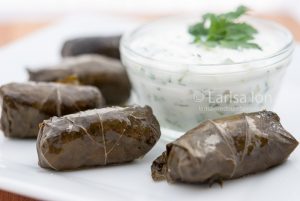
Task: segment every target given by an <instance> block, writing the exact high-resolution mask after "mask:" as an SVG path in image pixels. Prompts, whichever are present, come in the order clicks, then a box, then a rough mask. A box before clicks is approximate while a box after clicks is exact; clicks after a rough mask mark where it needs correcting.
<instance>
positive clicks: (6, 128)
mask: <svg viewBox="0 0 300 201" xmlns="http://www.w3.org/2000/svg"><path fill="white" fill-rule="evenodd" d="M0 96H1V99H2V114H1V128H2V130H3V132H4V134H5V136H7V137H20V138H29V137H37V135H38V131H39V126H38V125H39V123H42V121H43V120H45V119H49V118H50V117H52V116H62V115H65V114H70V113H75V112H78V111H81V110H87V109H93V108H99V107H103V106H104V99H103V97H102V95H101V93H100V92H99V90H98V89H97V88H95V87H88V86H73V85H66V84H59V83H34V82H29V83H10V84H6V85H3V86H2V87H1V88H0Z"/></svg>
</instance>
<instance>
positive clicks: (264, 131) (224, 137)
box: [151, 111, 298, 184]
mask: <svg viewBox="0 0 300 201" xmlns="http://www.w3.org/2000/svg"><path fill="white" fill-rule="evenodd" d="M297 145H298V142H297V140H296V139H295V138H294V137H293V136H292V135H291V134H290V133H288V132H287V131H286V130H285V129H284V128H283V127H282V125H281V124H280V119H279V117H278V116H277V115H276V114H275V113H273V112H270V111H261V112H256V113H249V114H239V115H234V116H229V117H225V118H221V119H216V120H209V121H206V122H203V123H201V124H200V125H198V126H197V127H195V128H194V129H192V130H190V131H188V132H187V133H186V134H185V135H183V136H182V137H180V138H179V139H177V140H175V141H174V142H172V143H169V144H168V145H167V146H166V151H165V152H163V154H162V155H161V156H159V157H158V158H157V159H156V160H155V161H154V162H153V164H152V167H151V169H152V178H153V179H154V180H164V179H166V180H167V181H168V182H178V181H179V182H187V183H210V184H212V183H214V182H222V181H223V180H225V179H234V178H238V177H241V176H244V175H248V174H252V173H257V172H261V171H264V170H266V169H268V168H270V167H273V166H276V165H279V164H281V163H283V162H284V161H285V160H286V159H287V158H288V156H289V155H290V153H291V152H292V151H293V150H294V149H295V148H296V146H297Z"/></svg>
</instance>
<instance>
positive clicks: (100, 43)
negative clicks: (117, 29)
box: [61, 35, 121, 59]
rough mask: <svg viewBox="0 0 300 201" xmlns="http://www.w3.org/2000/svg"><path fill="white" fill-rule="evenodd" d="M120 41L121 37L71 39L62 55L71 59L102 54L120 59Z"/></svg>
mask: <svg viewBox="0 0 300 201" xmlns="http://www.w3.org/2000/svg"><path fill="white" fill-rule="evenodd" d="M120 39H121V36H120V35H117V36H94V37H81V38H74V39H70V40H67V41H66V42H65V43H64V44H63V47H62V50H61V55H62V56H63V57H70V56H78V55H82V54H100V55H105V56H108V57H112V58H116V59H120V51H119V46H120Z"/></svg>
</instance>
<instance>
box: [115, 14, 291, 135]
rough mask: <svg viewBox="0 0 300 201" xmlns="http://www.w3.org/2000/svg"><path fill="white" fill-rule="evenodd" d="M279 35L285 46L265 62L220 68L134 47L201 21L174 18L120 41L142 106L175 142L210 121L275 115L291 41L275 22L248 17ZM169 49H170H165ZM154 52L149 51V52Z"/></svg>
mask: <svg viewBox="0 0 300 201" xmlns="http://www.w3.org/2000/svg"><path fill="white" fill-rule="evenodd" d="M247 19H248V20H249V21H251V22H252V23H254V24H257V25H259V26H263V27H267V28H268V29H272V33H274V34H279V35H280V37H281V43H282V47H281V48H280V49H279V50H276V51H275V52H273V53H272V54H270V55H267V56H264V57H263V58H256V59H251V60H247V61H243V62H227V63H226V62H225V63H221V64H213V63H203V62H202V63H197V62H195V61H192V62H191V61H190V60H184V59H183V60H181V61H173V60H172V61H171V60H170V61H168V60H166V59H165V58H163V57H162V58H160V59H158V58H157V57H155V58H154V57H151V56H149V55H145V54H143V52H140V50H139V49H135V48H134V47H133V46H132V45H131V44H132V43H133V42H135V40H137V39H138V38H139V37H141V36H143V35H144V34H151V32H155V31H156V30H160V31H162V30H164V29H165V30H168V27H169V26H174V24H176V26H178V25H180V24H182V25H184V26H185V25H186V24H192V22H196V21H197V20H199V16H197V17H196V16H176V17H171V18H166V19H160V20H157V21H154V22H150V23H148V24H146V25H142V26H141V27H138V28H137V29H135V30H133V31H131V32H129V33H126V34H125V35H124V36H123V37H122V40H121V45H120V50H121V59H122V62H123V64H124V66H125V67H126V70H127V72H128V75H129V77H130V80H131V82H132V85H133V89H134V92H135V94H136V96H137V101H138V103H139V104H145V105H149V106H151V107H152V109H153V111H154V114H155V115H156V117H157V118H158V120H159V122H160V125H161V127H162V128H163V129H169V130H172V131H173V132H166V133H164V132H163V134H165V136H164V137H165V138H168V139H170V140H172V139H176V138H177V137H179V136H180V135H181V134H182V133H184V132H185V131H187V130H189V129H191V128H193V127H195V126H196V125H197V124H199V123H200V122H202V121H205V120H207V119H215V118H220V117H223V116H226V115H232V114H237V113H243V112H254V111H259V110H264V109H267V110H272V106H273V104H274V102H275V101H276V96H277V94H278V91H279V88H280V84H281V80H282V78H283V76H284V74H285V71H286V69H287V67H288V65H289V63H290V61H291V55H292V52H293V37H292V35H291V33H290V32H289V31H288V30H287V29H286V28H284V27H282V26H281V25H278V24H276V23H274V22H272V21H268V20H262V19H257V18H253V17H248V18H247ZM167 45H168V44H167ZM147 48H149V49H150V50H151V48H152V47H151V46H149V47H147Z"/></svg>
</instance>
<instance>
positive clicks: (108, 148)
mask: <svg viewBox="0 0 300 201" xmlns="http://www.w3.org/2000/svg"><path fill="white" fill-rule="evenodd" d="M159 137H160V127H159V123H158V121H157V120H156V118H155V116H154V115H153V113H152V110H151V108H150V107H149V106H145V107H140V106H128V107H125V108H123V107H108V108H102V109H95V110H88V111H85V112H80V113H75V114H71V115H66V116H63V117H53V118H51V119H50V120H45V121H44V122H43V123H42V124H41V126H40V131H39V135H38V140H37V152H38V158H39V165H40V166H41V167H43V168H48V169H53V170H57V171H59V170H72V169H78V168H82V167H91V166H105V165H109V164H119V163H125V162H129V161H132V160H134V159H137V158H139V157H142V156H144V155H145V154H146V153H147V152H148V151H149V150H150V149H151V148H152V147H153V146H154V144H155V143H156V142H157V140H158V139H159Z"/></svg>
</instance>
